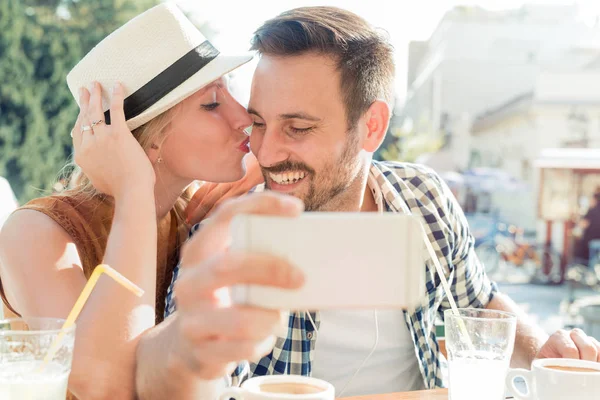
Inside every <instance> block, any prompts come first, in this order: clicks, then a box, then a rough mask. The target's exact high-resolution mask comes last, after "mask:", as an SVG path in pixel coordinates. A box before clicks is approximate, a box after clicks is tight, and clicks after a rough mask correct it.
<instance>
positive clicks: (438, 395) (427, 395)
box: [338, 389, 448, 400]
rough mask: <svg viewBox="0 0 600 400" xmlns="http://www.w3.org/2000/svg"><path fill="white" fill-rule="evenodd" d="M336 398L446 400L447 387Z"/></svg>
mask: <svg viewBox="0 0 600 400" xmlns="http://www.w3.org/2000/svg"><path fill="white" fill-rule="evenodd" d="M338 400H448V389H435V390H420V391H417V392H404V393H390V394H379V395H375V396H373V395H369V396H357V397H344V398H343V399H338Z"/></svg>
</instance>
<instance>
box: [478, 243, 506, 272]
mask: <svg viewBox="0 0 600 400" xmlns="http://www.w3.org/2000/svg"><path fill="white" fill-rule="evenodd" d="M475 254H477V257H478V258H479V261H481V263H482V264H483V267H484V268H485V271H486V272H487V273H488V274H491V273H494V272H496V271H497V270H498V267H499V266H500V254H499V253H498V250H497V248H496V242H494V241H491V240H489V241H486V242H483V243H481V244H480V245H478V246H477V247H475Z"/></svg>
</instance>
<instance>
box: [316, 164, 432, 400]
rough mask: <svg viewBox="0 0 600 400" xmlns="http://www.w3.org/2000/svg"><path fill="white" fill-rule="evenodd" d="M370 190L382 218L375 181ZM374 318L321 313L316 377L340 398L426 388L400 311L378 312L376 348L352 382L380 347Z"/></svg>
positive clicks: (360, 313)
mask: <svg viewBox="0 0 600 400" xmlns="http://www.w3.org/2000/svg"><path fill="white" fill-rule="evenodd" d="M368 185H369V188H370V189H371V192H372V193H373V198H374V199H375V203H377V207H378V209H379V212H383V196H382V194H381V190H380V189H379V185H377V183H376V182H373V178H372V177H371V176H369V182H368ZM374 313H375V312H374V311H373V310H361V311H353V310H333V311H321V313H320V314H321V317H320V319H321V323H320V327H319V330H318V332H317V338H316V346H315V356H314V362H313V376H314V377H315V378H319V379H323V380H326V381H328V382H330V383H331V384H332V385H333V386H334V387H335V390H336V396H339V397H341V396H342V395H343V396H361V395H369V394H380V393H393V392H405V391H411V390H419V389H423V388H424V387H425V386H424V382H423V377H422V375H421V370H420V368H419V361H418V359H417V354H416V349H415V346H414V343H413V341H412V339H411V337H410V332H409V330H408V327H407V325H406V320H405V319H404V313H403V312H402V311H401V310H379V311H377V327H378V329H379V340H378V341H377V346H376V347H375V351H374V352H373V354H372V355H371V356H370V357H369V359H368V360H367V361H366V363H365V364H364V365H363V366H362V368H361V369H360V371H359V372H358V374H356V376H355V377H354V378H353V379H352V376H353V375H354V374H355V373H356V371H357V370H358V369H359V367H360V366H361V364H362V363H363V362H364V361H365V359H366V358H367V356H368V355H369V353H370V352H371V351H372V350H373V346H374V345H375V338H376V330H375V314H374ZM350 380H352V381H351V382H350ZM342 391H343V392H342Z"/></svg>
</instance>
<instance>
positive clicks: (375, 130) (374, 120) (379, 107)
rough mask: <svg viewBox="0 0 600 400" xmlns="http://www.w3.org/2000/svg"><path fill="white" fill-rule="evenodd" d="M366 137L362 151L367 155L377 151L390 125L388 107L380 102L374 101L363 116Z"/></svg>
mask: <svg viewBox="0 0 600 400" xmlns="http://www.w3.org/2000/svg"><path fill="white" fill-rule="evenodd" d="M365 123H366V126H367V135H366V136H365V140H364V142H363V149H364V150H365V151H368V152H369V153H374V152H375V151H377V149H378V148H379V146H381V143H383V140H384V139H385V134H386V132H387V129H388V126H389V123H390V106H389V105H388V104H387V103H386V102H384V101H381V100H376V101H375V102H374V103H373V104H371V106H370V107H369V109H368V110H367V112H366V114H365Z"/></svg>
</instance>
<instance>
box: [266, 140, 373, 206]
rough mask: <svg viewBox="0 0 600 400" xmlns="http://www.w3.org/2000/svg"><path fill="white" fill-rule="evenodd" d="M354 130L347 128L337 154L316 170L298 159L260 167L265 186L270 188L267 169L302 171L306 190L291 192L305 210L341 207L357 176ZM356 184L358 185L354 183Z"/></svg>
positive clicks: (275, 171)
mask: <svg viewBox="0 0 600 400" xmlns="http://www.w3.org/2000/svg"><path fill="white" fill-rule="evenodd" d="M357 145H358V134H357V133H355V132H348V139H347V140H346V143H345V145H344V149H343V150H342V154H341V155H340V156H339V157H337V158H332V159H329V160H327V161H326V162H325V164H324V165H323V167H322V168H321V170H320V171H319V172H317V171H316V170H315V169H314V168H312V167H310V166H308V165H307V164H305V163H302V162H295V161H289V160H287V161H283V162H281V163H278V164H276V165H274V166H272V167H268V168H266V167H261V169H262V173H263V176H264V178H265V188H266V189H268V190H270V189H271V188H270V180H269V179H268V174H269V173H285V172H290V171H303V172H305V174H306V177H305V178H304V179H307V180H308V182H307V185H308V190H307V191H306V193H305V194H303V193H293V195H294V196H295V197H298V198H299V199H301V200H302V201H303V202H304V210H305V211H336V210H340V209H343V208H344V205H345V203H346V199H347V198H348V196H346V194H348V192H349V189H350V188H351V187H352V186H353V185H354V184H355V183H356V182H357V181H360V178H361V174H360V171H361V160H360V157H359V150H358V149H357ZM358 187H359V188H360V185H358Z"/></svg>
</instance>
